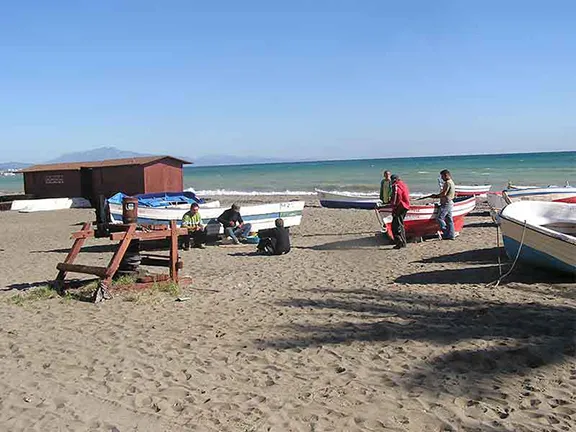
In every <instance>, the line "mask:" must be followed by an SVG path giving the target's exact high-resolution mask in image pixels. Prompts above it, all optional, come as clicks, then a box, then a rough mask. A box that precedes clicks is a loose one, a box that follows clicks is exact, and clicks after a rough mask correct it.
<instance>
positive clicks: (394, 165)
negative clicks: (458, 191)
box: [184, 152, 576, 195]
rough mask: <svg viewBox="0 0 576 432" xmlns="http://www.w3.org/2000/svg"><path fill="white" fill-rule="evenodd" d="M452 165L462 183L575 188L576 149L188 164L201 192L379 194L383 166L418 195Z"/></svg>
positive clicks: (190, 180) (187, 180)
mask: <svg viewBox="0 0 576 432" xmlns="http://www.w3.org/2000/svg"><path fill="white" fill-rule="evenodd" d="M445 168H447V169H449V170H450V171H451V172H452V175H453V177H454V179H455V181H456V183H457V184H471V185H473V184H492V185H493V187H492V190H502V189H503V188H504V187H505V186H506V185H507V183H508V181H512V182H513V183H517V184H525V185H542V186H548V185H551V184H556V185H561V186H563V185H564V184H565V183H566V182H567V181H568V182H570V184H571V185H574V186H576V152H562V153H526V154H506V155H481V156H448V157H423V158H401V159H365V160H347V161H324V162H299V163H277V164H265V165H239V166H228V167H224V166H219V167H194V166H190V167H186V168H185V170H184V184H185V187H192V188H193V189H194V190H195V191H196V192H198V193H199V194H200V195H218V194H230V193H247V192H248V193H253V194H265V193H272V192H285V191H289V192H291V193H294V194H299V193H302V192H306V193H313V192H314V188H320V189H325V190H337V191H357V192H365V193H370V192H376V191H377V190H378V187H379V183H380V178H381V173H382V170H384V169H389V170H390V171H392V172H393V173H397V174H399V175H400V176H401V177H402V178H403V179H404V180H405V181H406V182H407V183H408V185H409V186H410V189H411V191H412V192H414V193H429V192H433V191H435V190H436V189H437V188H438V177H439V172H440V171H441V170H443V169H445Z"/></svg>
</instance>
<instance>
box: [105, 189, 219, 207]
mask: <svg viewBox="0 0 576 432" xmlns="http://www.w3.org/2000/svg"><path fill="white" fill-rule="evenodd" d="M125 196H127V195H125V194H123V193H122V192H118V193H117V194H116V195H113V196H112V197H110V198H108V203H110V204H118V205H122V199H123V198H124V197H125ZM134 198H138V207H139V208H141V207H153V208H165V207H172V208H183V209H187V210H189V209H190V206H191V205H192V204H194V203H197V204H198V205H199V206H200V208H216V207H220V202H219V201H206V200H204V199H203V198H199V197H197V196H196V194H195V193H194V192H189V191H183V192H160V193H149V194H140V195H134Z"/></svg>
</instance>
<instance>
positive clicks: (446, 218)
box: [432, 169, 456, 240]
mask: <svg viewBox="0 0 576 432" xmlns="http://www.w3.org/2000/svg"><path fill="white" fill-rule="evenodd" d="M440 176H441V177H442V180H443V181H444V184H443V185H442V190H441V191H440V193H439V194H436V195H432V198H440V208H439V209H438V216H437V217H436V221H437V222H438V225H439V226H440V230H441V237H442V240H454V238H455V234H454V219H453V218H452V209H453V208H454V196H455V195H456V186H455V185H454V180H452V174H450V171H448V170H447V169H445V170H442V171H440ZM439 234H440V233H439Z"/></svg>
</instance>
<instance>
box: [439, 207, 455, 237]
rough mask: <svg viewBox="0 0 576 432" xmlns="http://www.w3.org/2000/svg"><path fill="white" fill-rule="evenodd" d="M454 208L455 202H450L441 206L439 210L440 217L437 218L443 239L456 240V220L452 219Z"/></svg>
mask: <svg viewBox="0 0 576 432" xmlns="http://www.w3.org/2000/svg"><path fill="white" fill-rule="evenodd" d="M453 207H454V202H453V201H452V200H449V201H448V202H446V203H444V204H440V208H439V209H438V217H437V218H436V221H437V222H438V225H440V229H441V230H442V238H443V239H453V238H454V219H453V218H452V208H453Z"/></svg>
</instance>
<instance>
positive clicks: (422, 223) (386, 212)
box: [375, 196, 476, 239]
mask: <svg viewBox="0 0 576 432" xmlns="http://www.w3.org/2000/svg"><path fill="white" fill-rule="evenodd" d="M474 207H476V197H474V196H470V197H458V198H456V199H455V200H454V208H453V209H452V218H453V219H454V231H455V233H460V231H462V228H463V227H464V217H465V216H466V215H467V214H468V213H470V212H471V211H472V210H474ZM439 208H440V204H438V203H431V204H424V205H414V206H411V207H410V210H408V213H406V217H405V218H404V228H405V229H406V237H407V238H413V237H431V236H435V235H436V233H437V232H438V230H439V229H440V228H439V227H438V222H436V216H437V215H438V209H439ZM375 211H376V216H377V217H378V220H379V221H380V224H381V226H382V231H386V232H387V233H388V236H389V237H390V238H391V239H393V238H394V233H393V232H392V207H390V206H386V207H379V208H377V209H376V210H375Z"/></svg>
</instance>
